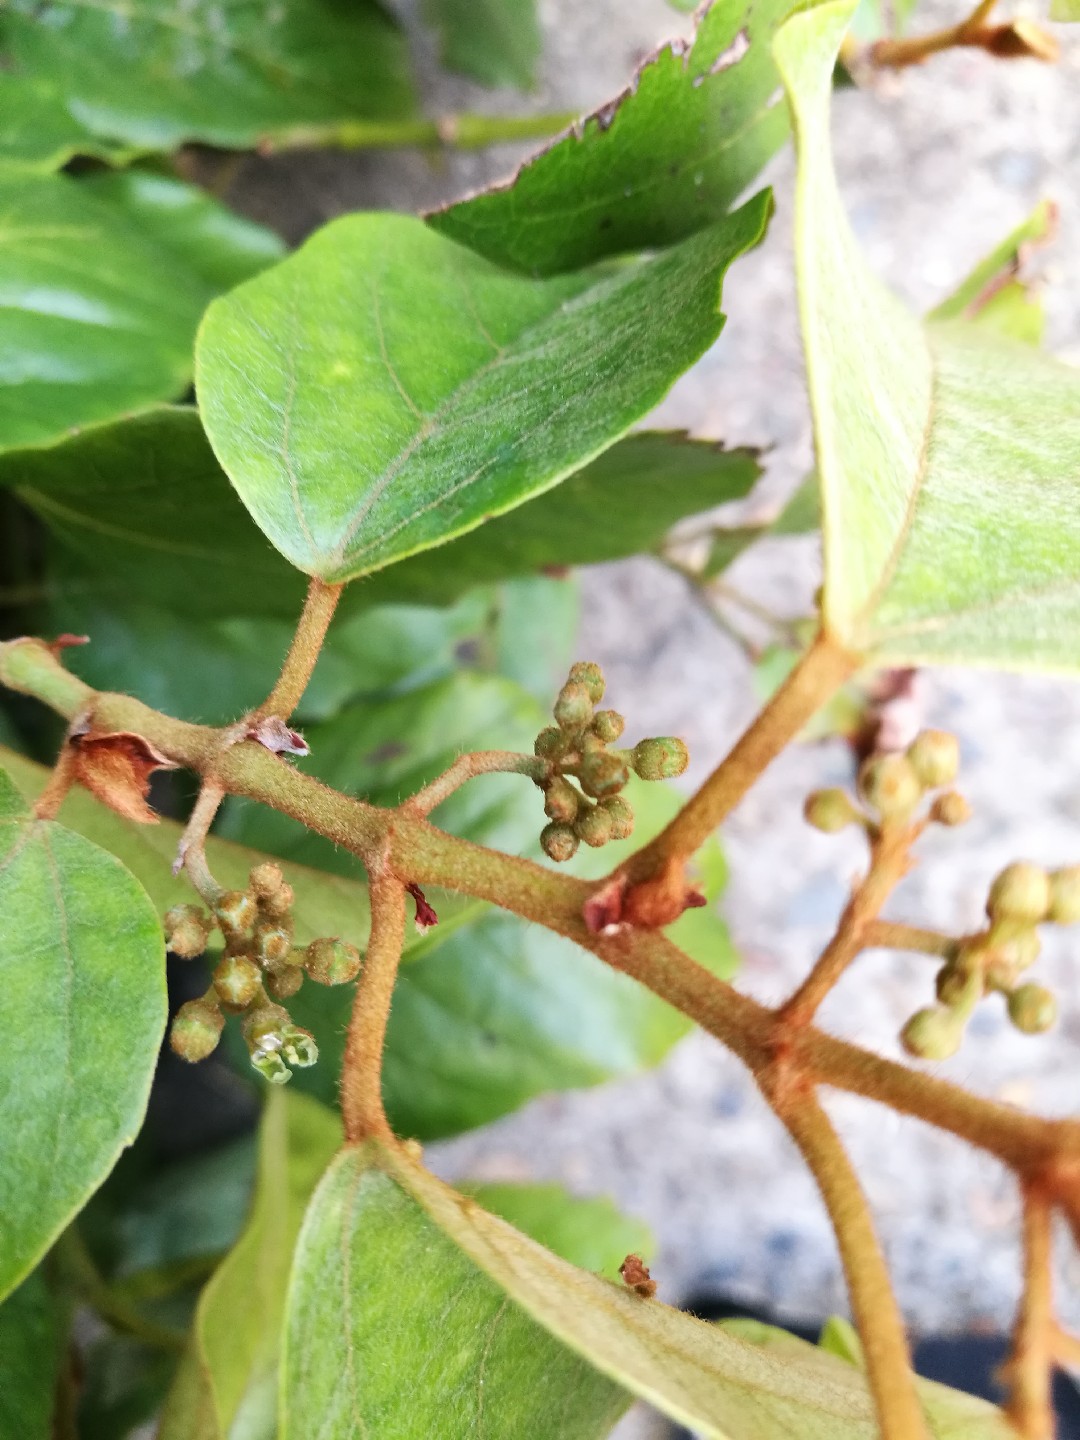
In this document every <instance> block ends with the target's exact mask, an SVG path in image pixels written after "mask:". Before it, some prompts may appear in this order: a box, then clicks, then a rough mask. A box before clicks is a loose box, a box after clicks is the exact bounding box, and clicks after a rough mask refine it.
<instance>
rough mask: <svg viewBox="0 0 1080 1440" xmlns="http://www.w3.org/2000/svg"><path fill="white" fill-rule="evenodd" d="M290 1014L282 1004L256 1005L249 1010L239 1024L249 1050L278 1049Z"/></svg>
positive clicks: (289, 1021) (290, 1021)
mask: <svg viewBox="0 0 1080 1440" xmlns="http://www.w3.org/2000/svg"><path fill="white" fill-rule="evenodd" d="M291 1024H292V1016H291V1015H290V1014H289V1012H288V1011H287V1010H286V1009H285V1008H284V1006H282V1005H257V1006H255V1008H254V1009H252V1010H249V1011H248V1013H247V1014H246V1015H245V1016H244V1018H243V1020H242V1021H241V1024H240V1029H241V1032H242V1034H243V1036H244V1041H245V1043H246V1044H247V1047H248V1049H249V1050H259V1049H262V1050H280V1049H281V1036H282V1034H283V1032H284V1030H285V1027H286V1026H288V1025H291Z"/></svg>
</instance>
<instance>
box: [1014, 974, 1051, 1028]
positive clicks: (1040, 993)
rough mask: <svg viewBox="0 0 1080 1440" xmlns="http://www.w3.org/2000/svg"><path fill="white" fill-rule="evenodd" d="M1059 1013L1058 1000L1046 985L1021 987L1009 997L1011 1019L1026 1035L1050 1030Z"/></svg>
mask: <svg viewBox="0 0 1080 1440" xmlns="http://www.w3.org/2000/svg"><path fill="white" fill-rule="evenodd" d="M1057 1013H1058V1003H1057V1000H1056V999H1055V997H1054V996H1053V995H1052V994H1051V993H1050V991H1049V990H1047V988H1046V987H1045V985H1033V984H1027V985H1021V986H1019V988H1018V989H1016V990H1014V991H1013V992H1012V994H1011V995H1010V996H1009V1019H1010V1020H1011V1021H1012V1023H1013V1024H1014V1025H1015V1026H1016V1028H1017V1029H1018V1030H1022V1031H1023V1032H1024V1034H1025V1035H1041V1034H1042V1033H1043V1031H1044V1030H1049V1029H1050V1027H1051V1025H1053V1023H1054V1021H1055V1020H1056V1019H1057Z"/></svg>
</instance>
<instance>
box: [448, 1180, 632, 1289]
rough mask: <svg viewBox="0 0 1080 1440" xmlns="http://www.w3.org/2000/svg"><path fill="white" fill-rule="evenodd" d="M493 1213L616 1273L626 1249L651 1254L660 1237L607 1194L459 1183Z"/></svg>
mask: <svg viewBox="0 0 1080 1440" xmlns="http://www.w3.org/2000/svg"><path fill="white" fill-rule="evenodd" d="M457 1188H458V1189H459V1190H460V1191H461V1193H462V1194H463V1195H468V1196H471V1198H472V1199H473V1200H475V1201H476V1203H477V1204H478V1205H482V1206H483V1208H484V1209H485V1210H486V1211H488V1213H489V1214H491V1215H498V1216H499V1218H500V1219H501V1220H505V1221H506V1223H507V1224H508V1225H513V1226H514V1227H515V1229H517V1230H520V1231H522V1232H523V1233H524V1234H525V1235H528V1236H529V1238H530V1239H532V1240H535V1241H536V1243H537V1244H538V1245H543V1246H544V1247H545V1248H546V1249H548V1250H551V1251H552V1252H553V1253H554V1254H556V1255H558V1256H559V1258H560V1259H562V1260H568V1261H569V1262H570V1264H571V1265H578V1266H580V1267H581V1269H582V1270H591V1271H593V1272H594V1273H595V1274H602V1275H606V1276H607V1278H608V1279H609V1280H616V1279H618V1275H619V1266H620V1265H621V1264H622V1262H623V1261H624V1260H625V1259H626V1257H627V1255H639V1256H640V1257H641V1258H642V1259H643V1260H650V1259H651V1258H652V1256H653V1255H654V1254H655V1252H656V1241H655V1240H654V1239H653V1236H652V1232H651V1231H650V1229H649V1227H648V1226H647V1225H645V1224H644V1223H643V1222H642V1221H640V1220H633V1219H631V1218H630V1217H629V1216H628V1215H623V1214H621V1213H620V1212H619V1211H618V1210H617V1209H616V1208H615V1206H614V1205H613V1204H612V1202H611V1201H610V1200H608V1199H606V1198H600V1197H596V1198H591V1199H587V1200H586V1199H582V1198H581V1197H580V1196H577V1195H569V1194H567V1192H566V1191H565V1190H564V1189H563V1188H562V1186H561V1185H506V1184H479V1183H476V1182H474V1181H471V1180H470V1181H466V1182H464V1183H463V1184H459V1185H458V1187H457Z"/></svg>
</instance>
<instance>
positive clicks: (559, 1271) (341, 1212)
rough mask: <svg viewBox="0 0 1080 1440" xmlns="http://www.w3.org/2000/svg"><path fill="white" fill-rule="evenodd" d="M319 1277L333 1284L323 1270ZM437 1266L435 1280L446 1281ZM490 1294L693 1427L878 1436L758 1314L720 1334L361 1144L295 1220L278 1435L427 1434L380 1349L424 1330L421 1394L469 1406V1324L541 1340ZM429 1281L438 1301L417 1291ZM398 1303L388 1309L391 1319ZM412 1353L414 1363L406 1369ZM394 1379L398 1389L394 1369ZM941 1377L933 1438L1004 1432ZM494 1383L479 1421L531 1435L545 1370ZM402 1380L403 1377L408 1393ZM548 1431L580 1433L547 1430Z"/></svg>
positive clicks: (830, 1373) (299, 1438) (518, 1347)
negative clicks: (429, 1381) (739, 1328)
mask: <svg viewBox="0 0 1080 1440" xmlns="http://www.w3.org/2000/svg"><path fill="white" fill-rule="evenodd" d="M440 1232H441V1237H440ZM440 1238H441V1243H440ZM425 1256H426V1257H428V1259H427V1263H426V1264H425V1261H424V1257H425ZM468 1262H471V1265H470V1264H469V1263H468ZM328 1275H333V1277H334V1280H335V1282H336V1283H332V1284H329V1283H327V1276H328ZM440 1276H445V1277H446V1282H447V1289H446V1290H445V1291H443V1290H442V1288H441V1287H440V1286H439V1283H438V1280H439V1277H440ZM413 1279H415V1281H416V1286H415V1293H416V1295H417V1297H418V1298H417V1300H416V1302H414V1303H416V1304H417V1305H418V1306H419V1305H423V1306H424V1313H425V1314H431V1313H433V1312H434V1313H438V1314H439V1316H440V1324H439V1325H438V1326H430V1325H429V1326H424V1325H423V1324H422V1322H420V1321H419V1320H418V1319H413V1317H412V1316H411V1314H409V1313H408V1310H407V1308H406V1307H407V1306H408V1305H409V1302H410V1296H411V1294H412V1290H413V1287H412V1285H411V1284H409V1283H407V1281H412V1280H413ZM451 1285H453V1286H454V1288H450V1287H451ZM489 1286H490V1287H491V1289H490V1290H489V1288H488V1287H489ZM499 1292H502V1300H501V1304H502V1307H503V1308H502V1311H501V1313H502V1315H503V1316H504V1317H506V1319H507V1321H509V1318H510V1317H513V1320H514V1322H515V1324H516V1325H517V1326H521V1327H524V1324H525V1320H524V1317H523V1316H522V1313H521V1312H525V1313H526V1315H527V1316H530V1317H531V1318H532V1320H534V1321H536V1322H537V1324H538V1325H539V1326H542V1327H543V1329H544V1330H546V1331H548V1332H549V1333H550V1335H551V1336H552V1337H554V1338H555V1339H557V1340H558V1341H560V1342H561V1343H562V1345H563V1346H565V1347H567V1349H568V1350H572V1351H576V1352H577V1353H578V1354H579V1355H581V1356H583V1357H584V1358H586V1359H587V1360H588V1361H589V1362H590V1364H591V1365H592V1366H594V1367H595V1369H596V1370H597V1371H599V1372H601V1373H602V1374H604V1375H606V1376H608V1377H609V1378H610V1379H611V1380H613V1381H615V1382H616V1383H617V1384H618V1385H620V1386H622V1387H625V1389H626V1390H628V1391H630V1392H632V1393H633V1394H635V1395H638V1396H640V1397H641V1398H642V1399H645V1400H647V1401H648V1402H649V1403H650V1404H652V1405H654V1406H656V1407H657V1408H658V1409H660V1410H662V1411H663V1412H664V1413H665V1414H667V1415H669V1416H670V1417H671V1418H672V1419H675V1420H678V1421H680V1422H681V1423H682V1424H685V1425H687V1426H690V1427H691V1428H692V1429H693V1430H694V1432H695V1433H696V1434H700V1435H702V1436H703V1437H706V1440H749V1437H751V1436H752V1437H754V1440H789V1437H791V1436H793V1435H797V1436H799V1440H874V1437H875V1436H876V1435H877V1434H878V1430H877V1425H876V1422H875V1418H874V1411H873V1404H872V1402H871V1399H870V1395H869V1393H868V1391H867V1388H866V1384H865V1381H864V1380H863V1377H862V1376H861V1374H860V1373H859V1372H858V1371H857V1370H856V1369H855V1368H854V1367H853V1366H851V1365H848V1364H846V1363H845V1362H844V1361H842V1360H837V1359H835V1358H834V1357H832V1356H829V1355H827V1354H825V1353H824V1352H822V1351H820V1350H818V1349H817V1348H816V1347H814V1346H812V1345H802V1344H800V1343H799V1342H798V1341H796V1340H795V1339H794V1338H793V1337H791V1336H785V1335H784V1334H783V1332H780V1331H772V1330H771V1327H754V1328H753V1330H752V1331H751V1332H750V1335H749V1336H748V1338H742V1337H740V1336H737V1335H736V1334H730V1333H727V1332H726V1330H725V1329H723V1328H721V1327H719V1326H713V1325H707V1324H705V1323H703V1322H702V1321H700V1320H697V1319H695V1318H694V1317H693V1316H690V1315H687V1314H684V1313H683V1312H682V1311H678V1310H672V1309H669V1307H668V1306H666V1305H662V1304H660V1303H659V1302H658V1301H655V1300H643V1299H641V1297H639V1296H638V1295H636V1294H634V1293H633V1292H632V1291H631V1290H629V1289H628V1288H627V1287H625V1286H622V1285H615V1284H612V1283H611V1282H610V1281H608V1280H605V1279H602V1278H600V1277H598V1276H595V1275H589V1274H587V1273H586V1272H584V1271H582V1270H578V1269H575V1268H574V1267H573V1266H572V1265H568V1264H567V1263H566V1262H565V1261H563V1260H560V1259H558V1258H557V1257H556V1256H554V1255H553V1254H551V1253H550V1252H549V1251H547V1250H545V1249H543V1248H542V1247H541V1246H540V1245H538V1244H536V1242H535V1241H533V1240H531V1239H528V1238H527V1237H526V1236H525V1235H522V1234H521V1233H519V1232H518V1231H516V1230H514V1229H513V1228H512V1227H511V1226H509V1225H507V1224H506V1223H505V1221H503V1220H500V1219H498V1218H496V1217H495V1216H493V1215H489V1214H487V1213H486V1212H485V1211H484V1210H482V1209H481V1208H480V1206H479V1205H477V1204H476V1202H475V1200H472V1199H470V1198H467V1197H464V1196H462V1195H459V1194H457V1193H456V1192H455V1191H453V1190H451V1189H450V1188H449V1186H447V1185H444V1184H443V1183H442V1181H440V1180H437V1179H436V1178H435V1177H434V1176H432V1175H429V1174H428V1173H427V1172H425V1171H424V1170H422V1169H421V1168H420V1167H419V1166H418V1165H417V1164H415V1163H414V1162H413V1161H411V1160H410V1159H409V1158H408V1157H407V1156H406V1155H405V1154H404V1153H402V1152H401V1151H400V1150H397V1149H390V1148H389V1147H382V1146H380V1145H378V1144H376V1143H375V1142H369V1143H368V1144H367V1145H366V1146H364V1147H362V1148H360V1149H355V1150H349V1149H346V1150H344V1151H343V1152H342V1153H341V1155H339V1157H338V1159H337V1160H336V1161H335V1162H334V1164H333V1166H332V1167H331V1169H330V1170H329V1171H328V1172H327V1175H326V1177H325V1178H324V1180H323V1182H322V1184H321V1185H320V1187H319V1189H318V1191H317V1192H316V1194H315V1198H314V1200H313V1201H312V1205H311V1209H310V1210H309V1212H308V1215H307V1217H306V1219H305V1222H304V1227H303V1230H302V1232H301V1236H300V1242H299V1245H298V1247H297V1256H296V1264H295V1268H294V1271H293V1278H292V1281H291V1284H290V1290H289V1304H288V1318H287V1321H286V1342H285V1350H284V1371H285V1373H284V1387H285V1391H284V1393H285V1401H284V1421H285V1424H284V1430H283V1440H306V1437H307V1436H308V1435H314V1434H316V1433H318V1430H317V1427H318V1424H319V1423H320V1421H321V1422H322V1423H324V1424H325V1426H326V1429H325V1431H324V1434H325V1435H326V1437H327V1440H337V1437H338V1436H341V1437H342V1440H344V1437H345V1436H346V1435H349V1434H352V1433H355V1431H350V1430H349V1429H348V1428H347V1426H348V1424H349V1421H350V1420H351V1421H352V1422H353V1423H354V1424H355V1418H356V1417H357V1416H363V1417H364V1419H365V1420H368V1421H369V1422H372V1421H373V1422H375V1423H372V1424H371V1431H372V1433H373V1434H374V1433H379V1434H384V1433H387V1434H388V1433H393V1434H395V1435H398V1434H400V1435H402V1436H403V1437H404V1436H408V1435H411V1434H413V1433H415V1434H417V1435H418V1436H419V1435H424V1434H431V1433H439V1432H437V1431H436V1430H433V1429H431V1428H430V1427H429V1429H428V1430H427V1431H425V1430H424V1429H423V1428H422V1427H418V1428H417V1429H416V1430H415V1432H414V1431H413V1430H411V1429H408V1428H406V1425H407V1422H406V1421H405V1420H404V1418H403V1421H402V1428H401V1429H397V1428H394V1425H393V1420H394V1419H396V1414H395V1411H394V1410H393V1409H391V1408H389V1407H391V1406H393V1405H394V1403H395V1400H394V1396H393V1393H392V1389H393V1382H394V1381H396V1380H397V1379H398V1377H399V1375H400V1369H399V1366H401V1365H403V1364H404V1360H403V1359H401V1360H399V1359H396V1358H395V1357H396V1355H399V1354H400V1353H401V1352H400V1350H398V1349H395V1348H392V1342H393V1338H394V1337H395V1335H397V1334H399V1333H400V1334H401V1335H402V1337H403V1338H402V1339H401V1340H400V1341H398V1344H399V1345H403V1344H404V1343H405V1341H404V1336H408V1337H409V1340H410V1342H411V1343H412V1344H415V1343H416V1341H415V1336H416V1335H417V1334H420V1335H422V1336H423V1343H424V1344H425V1350H426V1353H425V1355H424V1361H426V1362H427V1363H428V1364H430V1366H431V1371H430V1372H428V1373H435V1374H438V1376H439V1382H438V1384H434V1385H432V1386H431V1387H427V1386H425V1387H423V1391H426V1390H428V1389H433V1390H434V1391H435V1393H437V1394H438V1395H439V1396H440V1398H441V1399H442V1400H443V1402H444V1404H445V1403H447V1402H448V1400H449V1401H451V1402H452V1401H453V1400H454V1399H456V1400H457V1401H458V1403H459V1404H461V1405H462V1406H468V1405H470V1404H474V1403H475V1399H474V1397H475V1395H476V1387H475V1362H474V1361H472V1355H473V1354H475V1352H474V1351H471V1347H470V1345H469V1339H472V1336H473V1335H475V1333H476V1332H477V1331H482V1335H487V1336H488V1337H489V1338H490V1340H491V1350H490V1357H489V1358H490V1359H492V1360H493V1359H494V1358H495V1354H496V1351H495V1348H494V1347H495V1346H496V1345H498V1346H499V1350H498V1355H499V1359H500V1360H501V1361H502V1362H503V1363H504V1364H506V1365H507V1366H508V1367H512V1366H513V1365H514V1364H524V1363H525V1362H526V1360H527V1359H528V1358H529V1357H530V1356H534V1355H535V1356H539V1355H540V1354H541V1353H543V1354H544V1356H545V1358H546V1357H548V1356H550V1355H551V1351H550V1350H548V1349H547V1348H546V1347H543V1349H542V1341H541V1339H540V1337H539V1334H538V1333H537V1331H536V1330H535V1329H534V1330H533V1331H532V1332H531V1334H530V1335H529V1338H528V1339H525V1338H524V1337H522V1338H518V1337H519V1336H520V1335H521V1331H520V1330H518V1331H517V1333H515V1331H514V1330H512V1329H511V1328H510V1325H509V1323H508V1324H507V1326H506V1330H505V1331H502V1332H500V1331H499V1330H498V1329H497V1328H496V1326H495V1325H494V1323H493V1322H492V1318H491V1317H493V1316H494V1315H495V1314H497V1313H499V1303H500V1301H499ZM433 1295H434V1296H436V1297H438V1298H437V1299H436V1300H435V1301H433V1302H431V1303H429V1300H428V1297H429V1296H433ZM475 1296H482V1297H484V1302H485V1309H484V1311H483V1312H482V1313H481V1314H480V1315H477V1313H476V1311H475V1310H474V1309H473V1305H472V1301H473V1297H475ZM343 1316H344V1319H345V1324H344V1326H342V1324H341V1321H342V1318H343ZM395 1317H401V1318H400V1320H399V1322H398V1323H399V1324H400V1332H399V1331H398V1328H397V1326H395V1324H394V1318H395ZM485 1317H487V1323H486V1324H485V1323H484V1320H485ZM343 1329H344V1334H342V1330H343ZM470 1332H471V1333H470ZM324 1336H325V1342H326V1343H325V1345H323V1344H318V1345H313V1344H312V1343H311V1339H312V1337H318V1339H319V1340H322V1339H323V1337H324ZM466 1337H469V1339H467V1338H466ZM481 1338H482V1337H481ZM440 1341H443V1342H445V1343H444V1344H440V1343H439V1342H440ZM472 1343H473V1344H474V1345H475V1344H476V1343H477V1342H476V1341H475V1339H473V1341H472ZM350 1344H351V1353H352V1355H353V1356H354V1357H356V1360H357V1361H358V1362H359V1363H354V1364H353V1365H352V1366H351V1367H350V1366H348V1365H347V1363H346V1360H345V1354H346V1347H347V1346H350ZM384 1346H385V1347H386V1348H385V1349H384V1348H382V1347H384ZM331 1347H332V1348H331ZM427 1347H430V1348H427ZM455 1355H457V1356H460V1357H462V1360H461V1364H462V1366H463V1372H462V1371H459V1372H457V1373H458V1375H459V1376H460V1379H459V1380H458V1381H457V1383H455V1380H454V1379H453V1378H451V1376H450V1374H448V1373H445V1372H443V1370H442V1368H441V1367H442V1366H444V1365H449V1364H451V1363H452V1357H453V1356H455ZM504 1357H505V1358H504ZM470 1361H472V1363H469V1362H470ZM548 1363H553V1361H549V1362H548ZM466 1365H467V1366H468V1368H467V1369H465V1368H464V1367H465V1366H466ZM436 1367H439V1369H436ZM416 1368H417V1362H416V1361H415V1360H414V1361H412V1362H411V1364H410V1373H415V1370H416ZM487 1373H490V1372H487ZM350 1377H351V1378H350ZM360 1377H363V1381H364V1382H366V1383H364V1384H361V1383H360ZM332 1380H337V1381H338V1382H339V1383H338V1384H337V1385H333V1384H332ZM372 1381H374V1382H375V1383H374V1384H371V1383H370V1382H372ZM380 1382H381V1383H380ZM470 1382H471V1383H470ZM497 1383H498V1382H497V1381H496V1384H497ZM564 1383H565V1382H564ZM396 1388H397V1389H398V1390H399V1391H400V1384H398V1385H397V1387H396ZM418 1388H420V1387H418ZM938 1388H939V1387H932V1386H929V1385H927V1386H926V1387H925V1390H924V1394H926V1396H927V1398H928V1411H929V1412H930V1414H931V1416H932V1417H933V1419H934V1420H935V1422H938V1428H937V1429H936V1430H935V1433H936V1434H938V1435H939V1436H940V1437H941V1440H945V1437H948V1440H961V1437H963V1440H1007V1437H1008V1436H1009V1435H1010V1434H1011V1431H1010V1430H1009V1428H1008V1425H1007V1423H1006V1421H1005V1419H1004V1417H1003V1416H1002V1414H1001V1412H1000V1411H998V1410H996V1409H995V1408H994V1407H993V1406H992V1405H988V1404H987V1403H986V1402H985V1401H982V1400H976V1399H973V1398H971V1397H968V1396H959V1395H956V1394H955V1392H945V1395H946V1397H948V1403H947V1405H946V1404H939V1397H938V1396H937V1395H936V1394H935V1393H934V1392H935V1391H936V1390H938ZM506 1390H507V1391H508V1392H509V1393H508V1394H506V1395H505V1398H504V1396H503V1394H502V1392H501V1391H500V1390H497V1389H496V1388H495V1385H493V1386H492V1389H491V1390H490V1391H489V1390H488V1387H487V1385H486V1384H485V1387H484V1394H485V1401H484V1415H485V1421H486V1420H487V1418H488V1414H489V1412H488V1404H489V1403H492V1402H493V1401H494V1397H495V1395H496V1394H498V1395H499V1401H498V1402H496V1403H492V1409H491V1419H492V1422H493V1424H494V1423H495V1422H497V1421H498V1420H500V1419H502V1418H503V1417H504V1416H505V1423H506V1425H507V1428H506V1430H505V1431H503V1430H501V1429H500V1430H493V1431H492V1432H491V1433H493V1434H503V1433H505V1434H507V1435H508V1436H509V1435H522V1434H531V1433H536V1430H537V1418H536V1417H537V1416H538V1415H539V1414H544V1413H548V1412H545V1411H544V1410H543V1409H542V1408H541V1407H542V1406H543V1404H544V1401H545V1400H547V1401H548V1403H550V1399H549V1397H550V1396H551V1395H555V1394H559V1393H561V1392H560V1391H559V1390H557V1389H556V1388H555V1385H554V1384H553V1383H550V1384H547V1385H544V1386H540V1385H534V1386H532V1387H527V1386H521V1385H518V1386H514V1387H512V1388H511V1387H510V1386H509V1385H507V1386H506ZM416 1394H417V1391H416V1390H411V1391H410V1392H409V1396H408V1398H409V1399H410V1400H413V1399H415V1398H416ZM538 1396H542V1397H543V1398H541V1399H538ZM515 1397H516V1400H517V1404H518V1406H519V1407H520V1405H521V1403H522V1401H523V1400H524V1401H525V1403H527V1404H529V1405H530V1406H531V1409H530V1410H529V1411H528V1412H525V1413H523V1412H522V1410H521V1409H520V1408H517V1409H515V1408H513V1407H514V1401H515ZM420 1403H421V1404H422V1403H423V1393H421V1397H420ZM384 1407H386V1408H384ZM949 1407H951V1408H949ZM469 1415H470V1412H469V1411H468V1410H465V1411H464V1414H463V1416H462V1419H461V1421H460V1423H459V1424H458V1426H457V1427H456V1428H451V1427H446V1428H444V1429H443V1431H442V1432H441V1433H462V1434H464V1433H471V1431H470V1430H469V1424H468V1419H469ZM455 1419H457V1417H456V1416H455ZM941 1422H944V1423H941ZM515 1425H516V1427H517V1428H516V1429H515V1428H514V1426H515ZM553 1433H557V1434H559V1435H560V1436H562V1435H563V1434H564V1433H566V1434H574V1433H577V1432H574V1431H565V1432H564V1430H563V1429H562V1428H561V1427H558V1428H553ZM584 1433H586V1434H589V1433H594V1432H590V1431H586V1432H584ZM595 1433H599V1434H602V1433H605V1432H603V1431H597V1432H595Z"/></svg>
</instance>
